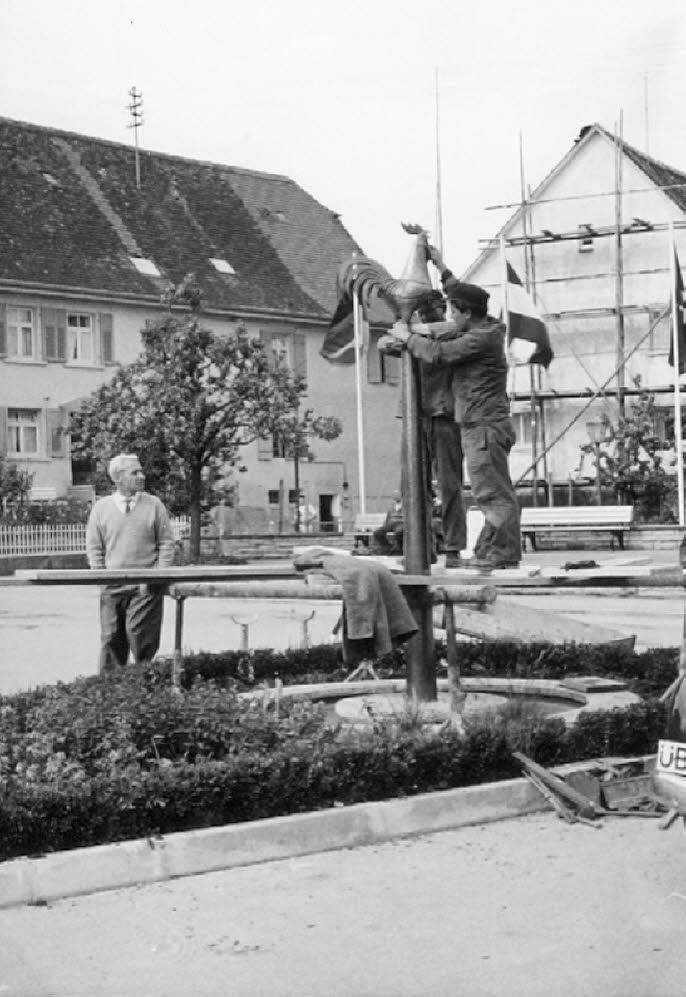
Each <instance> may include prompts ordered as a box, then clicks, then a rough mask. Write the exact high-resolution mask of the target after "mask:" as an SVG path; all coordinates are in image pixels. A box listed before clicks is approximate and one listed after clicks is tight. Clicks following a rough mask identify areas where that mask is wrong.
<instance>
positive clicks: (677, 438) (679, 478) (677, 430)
mask: <svg viewBox="0 0 686 997" xmlns="http://www.w3.org/2000/svg"><path fill="white" fill-rule="evenodd" d="M669 255H670V260H671V262H670V273H671V275H672V343H673V346H672V349H673V351H674V446H675V448H676V482H677V496H678V499H677V501H678V504H679V526H683V525H684V451H683V445H682V433H681V384H680V383H679V362H680V361H679V314H678V311H677V309H678V308H679V303H678V302H677V300H676V289H677V283H678V282H677V272H676V265H677V256H676V246H675V244H674V223H673V222H670V223H669Z"/></svg>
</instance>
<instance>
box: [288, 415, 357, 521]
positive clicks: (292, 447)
mask: <svg viewBox="0 0 686 997" xmlns="http://www.w3.org/2000/svg"><path fill="white" fill-rule="evenodd" d="M342 429H343V427H342V425H341V421H340V419H337V418H336V416H334V415H318V416H315V414H314V411H313V410H312V409H306V410H305V411H304V412H303V413H300V412H299V411H298V410H296V411H295V412H291V413H290V414H289V415H287V416H286V417H285V418H284V419H282V420H281V422H280V425H279V436H280V438H281V440H282V442H283V445H284V453H285V455H286V457H289V458H290V459H291V460H292V461H293V484H294V486H295V494H296V498H297V499H298V501H297V502H296V511H295V532H296V533H300V502H299V498H300V464H301V462H302V461H303V460H308V461H312V460H314V453H313V452H312V449H311V447H310V440H311V439H312V437H317V438H318V439H320V440H326V441H330V440H335V439H336V437H338V436H340V434H341V432H342Z"/></svg>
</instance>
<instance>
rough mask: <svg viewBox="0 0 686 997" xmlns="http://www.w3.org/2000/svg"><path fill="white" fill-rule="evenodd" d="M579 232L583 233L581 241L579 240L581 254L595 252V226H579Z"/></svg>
mask: <svg viewBox="0 0 686 997" xmlns="http://www.w3.org/2000/svg"><path fill="white" fill-rule="evenodd" d="M579 231H580V232H581V239H580V240H579V252H580V253H592V252H593V250H594V249H595V244H594V242H593V236H594V235H596V232H595V231H594V229H593V226H592V225H579Z"/></svg>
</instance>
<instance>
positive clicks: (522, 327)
mask: <svg viewBox="0 0 686 997" xmlns="http://www.w3.org/2000/svg"><path fill="white" fill-rule="evenodd" d="M507 311H508V320H509V321H508V329H509V335H508V345H509V346H510V347H512V348H513V352H514V353H515V354H516V355H517V359H520V358H521V359H522V362H526V363H540V364H542V366H543V367H546V368H547V367H548V366H549V364H550V361H551V360H552V359H553V351H552V348H551V346H550V338H549V336H548V330H547V328H546V325H545V322H544V321H543V319H542V318H541V316H540V315H539V313H538V309H537V308H536V305H535V304H534V302H533V301H532V299H531V298H530V297H529V295H528V294H527V293H526V291H525V289H524V287H523V285H522V282H521V280H520V279H519V277H518V276H517V274H516V272H515V270H514V268H513V267H512V266H511V265H510V264H509V263H508V264H507ZM515 339H516V340H520V341H523V342H519V343H517V344H514V343H513V340H515ZM525 344H526V345H525Z"/></svg>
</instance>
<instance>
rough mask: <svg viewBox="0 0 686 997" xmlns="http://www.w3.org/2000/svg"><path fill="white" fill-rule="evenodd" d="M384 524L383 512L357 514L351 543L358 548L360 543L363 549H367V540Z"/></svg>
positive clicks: (384, 514)
mask: <svg viewBox="0 0 686 997" xmlns="http://www.w3.org/2000/svg"><path fill="white" fill-rule="evenodd" d="M385 522H386V513H385V512H358V514H357V515H356V516H355V522H354V523H353V541H354V543H355V546H356V547H358V546H359V544H360V543H361V544H362V545H363V546H364V547H369V540H370V538H371V536H372V534H373V533H374V530H378V529H379V527H381V526H383V524H384V523H385Z"/></svg>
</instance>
